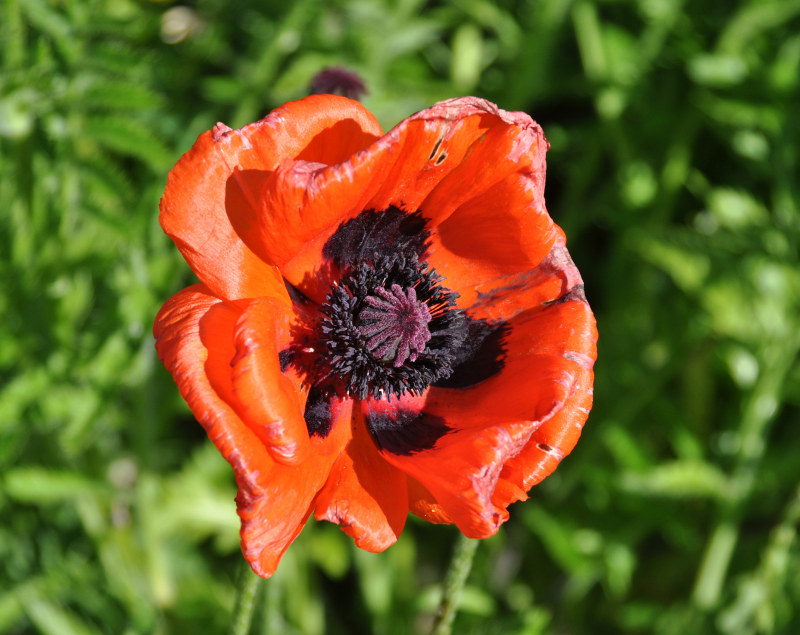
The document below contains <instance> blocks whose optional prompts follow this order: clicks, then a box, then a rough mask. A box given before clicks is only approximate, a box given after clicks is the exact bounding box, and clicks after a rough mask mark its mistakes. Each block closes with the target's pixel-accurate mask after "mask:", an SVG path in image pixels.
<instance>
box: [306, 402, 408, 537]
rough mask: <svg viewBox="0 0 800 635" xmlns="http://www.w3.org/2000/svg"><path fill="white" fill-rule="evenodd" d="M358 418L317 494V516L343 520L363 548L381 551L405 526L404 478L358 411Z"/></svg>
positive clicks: (348, 530)
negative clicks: (381, 450) (385, 456)
mask: <svg viewBox="0 0 800 635" xmlns="http://www.w3.org/2000/svg"><path fill="white" fill-rule="evenodd" d="M354 417H355V419H354V421H353V438H352V439H351V440H350V443H349V444H348V445H347V448H346V450H345V451H344V452H342V453H341V454H340V455H339V458H338V459H337V460H336V463H334V465H333V469H332V470H331V474H330V477H329V478H328V481H327V483H326V484H325V486H324V487H323V488H322V490H321V491H320V493H319V496H318V497H317V501H316V511H315V512H314V517H315V518H316V519H317V520H327V521H330V522H333V523H337V524H339V525H341V527H342V529H343V530H344V532H345V533H346V534H347V535H348V536H350V537H351V538H353V539H354V540H355V543H356V546H357V547H360V548H361V549H366V550H367V551H373V552H374V551H383V550H384V549H386V548H387V547H389V546H391V545H393V544H394V543H395V542H397V538H398V537H399V536H400V534H401V533H402V531H403V527H404V526H405V522H406V517H407V515H408V494H407V486H406V477H405V475H404V474H403V473H402V472H400V471H399V470H397V469H395V468H394V467H392V466H391V465H389V464H388V463H387V462H386V461H384V460H383V458H382V457H381V456H380V454H379V453H378V452H377V450H376V449H375V445H374V444H373V443H372V441H371V439H370V438H369V435H368V434H367V431H366V428H365V426H364V422H363V418H362V417H361V415H360V413H359V412H358V411H357V410H356V411H354Z"/></svg>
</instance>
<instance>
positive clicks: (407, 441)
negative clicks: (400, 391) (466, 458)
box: [364, 408, 450, 456]
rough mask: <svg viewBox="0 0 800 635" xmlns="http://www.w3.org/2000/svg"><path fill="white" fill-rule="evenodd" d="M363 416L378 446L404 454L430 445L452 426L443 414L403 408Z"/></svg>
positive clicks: (428, 447) (427, 448) (394, 452)
mask: <svg viewBox="0 0 800 635" xmlns="http://www.w3.org/2000/svg"><path fill="white" fill-rule="evenodd" d="M364 419H365V421H366V424H367V429H368V430H369V433H370V435H371V436H372V440H373V441H374V442H375V445H377V446H378V448H380V449H382V450H386V451H387V452H391V453H392V454H398V455H402V456H408V455H410V454H414V453H415V452H420V451H421V450H429V449H431V448H432V447H433V446H434V445H436V442H437V441H438V440H439V439H441V438H442V437H443V436H444V435H445V434H447V432H448V431H449V429H450V428H448V427H447V425H445V422H444V419H442V418H441V417H436V416H434V415H429V414H425V413H424V412H423V413H419V412H415V411H413V410H407V409H404V408H400V409H398V410H395V411H393V412H391V413H385V412H380V413H369V414H367V415H366V416H365V417H364Z"/></svg>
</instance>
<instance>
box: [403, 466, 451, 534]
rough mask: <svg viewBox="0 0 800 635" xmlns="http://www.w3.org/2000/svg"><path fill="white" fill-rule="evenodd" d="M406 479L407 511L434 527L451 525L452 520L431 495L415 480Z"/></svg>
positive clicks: (409, 477)
mask: <svg viewBox="0 0 800 635" xmlns="http://www.w3.org/2000/svg"><path fill="white" fill-rule="evenodd" d="M406 478H407V479H408V507H409V511H410V512H412V513H413V514H416V515H417V516H419V517H420V518H422V520H426V521H428V522H429V523H433V524H435V525H452V524H453V519H452V518H450V516H448V515H447V512H445V511H444V509H442V506H441V505H440V504H439V503H438V502H437V501H436V499H435V498H434V497H433V494H431V493H430V492H429V491H428V490H427V488H426V487H425V486H424V485H423V484H422V483H420V482H419V481H418V480H417V479H415V478H412V477H411V476H408V477H406Z"/></svg>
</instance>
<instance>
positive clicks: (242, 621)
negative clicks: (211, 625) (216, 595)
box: [231, 562, 261, 635]
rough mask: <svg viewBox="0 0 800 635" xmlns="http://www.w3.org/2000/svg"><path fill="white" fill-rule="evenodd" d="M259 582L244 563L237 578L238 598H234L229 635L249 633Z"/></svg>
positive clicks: (257, 577)
mask: <svg viewBox="0 0 800 635" xmlns="http://www.w3.org/2000/svg"><path fill="white" fill-rule="evenodd" d="M260 582H261V578H260V577H259V576H257V575H256V574H255V573H253V571H252V570H251V569H250V565H249V564H247V563H246V562H245V566H244V569H243V570H242V573H241V575H240V576H239V597H237V598H236V608H235V609H234V611H233V625H232V626H231V635H247V634H248V633H249V632H250V622H251V621H252V619H253V610H254V609H255V606H256V596H257V595H258V587H259V583H260Z"/></svg>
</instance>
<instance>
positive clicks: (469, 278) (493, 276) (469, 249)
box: [427, 174, 560, 307]
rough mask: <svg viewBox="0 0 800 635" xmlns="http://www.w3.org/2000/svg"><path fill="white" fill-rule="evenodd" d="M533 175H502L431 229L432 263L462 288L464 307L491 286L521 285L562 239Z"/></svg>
mask: <svg viewBox="0 0 800 635" xmlns="http://www.w3.org/2000/svg"><path fill="white" fill-rule="evenodd" d="M449 178H450V177H448V179H449ZM534 180H535V179H534V177H532V176H531V175H524V174H514V175H511V176H509V177H507V178H505V179H503V180H502V181H500V182H498V183H496V184H494V185H492V186H491V187H488V188H487V189H485V190H483V191H482V192H479V193H478V194H476V195H475V196H473V197H472V198H470V199H468V200H466V201H465V202H464V203H462V204H461V205H459V206H458V207H457V208H456V209H455V210H454V211H453V213H452V214H451V215H450V216H449V217H448V218H447V219H446V220H444V221H443V222H442V223H441V224H439V225H438V226H437V227H436V228H435V230H434V231H433V232H432V235H431V238H430V249H429V251H428V258H427V259H428V262H429V264H430V265H431V266H432V267H433V268H435V269H436V270H437V271H438V272H439V273H440V274H441V275H443V276H444V277H445V279H446V280H447V284H449V285H450V287H451V288H452V289H453V290H454V291H457V292H458V293H459V295H460V296H461V297H460V300H459V304H460V305H461V306H465V307H469V306H471V305H473V304H475V303H476V302H478V301H479V299H480V298H481V295H482V293H485V292H486V290H487V288H490V289H493V290H496V289H497V287H500V286H503V285H504V284H506V285H507V286H512V285H514V284H519V280H518V279H519V278H521V277H525V276H527V275H528V273H529V272H530V271H531V270H533V269H535V268H536V267H537V265H539V264H540V263H541V262H542V261H543V260H545V258H546V257H547V256H548V254H549V253H550V252H551V250H552V249H553V246H554V245H555V244H556V243H557V241H558V238H559V235H560V230H559V229H558V227H557V226H556V225H555V224H554V223H553V221H552V220H551V218H550V216H549V215H548V214H547V210H546V209H545V207H544V205H543V204H539V203H537V202H536V199H537V198H541V195H540V193H539V192H538V191H537V189H536V188H534V187H533V185H532V183H533V181H534ZM506 281H508V282H506Z"/></svg>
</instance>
